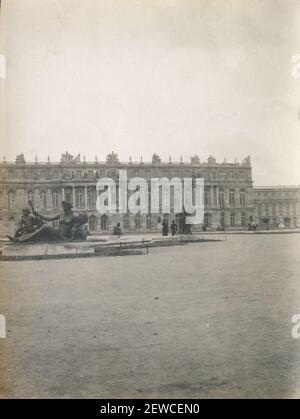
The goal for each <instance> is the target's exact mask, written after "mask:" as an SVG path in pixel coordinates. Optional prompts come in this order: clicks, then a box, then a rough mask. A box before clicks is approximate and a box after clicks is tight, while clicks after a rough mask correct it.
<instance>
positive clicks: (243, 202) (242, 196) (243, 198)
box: [240, 189, 246, 207]
mask: <svg viewBox="0 0 300 419" xmlns="http://www.w3.org/2000/svg"><path fill="white" fill-rule="evenodd" d="M240 204H241V207H245V206H246V192H245V191H244V189H242V190H241V191H240Z"/></svg>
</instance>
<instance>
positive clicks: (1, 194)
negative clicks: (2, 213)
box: [0, 191, 3, 208]
mask: <svg viewBox="0 0 300 419" xmlns="http://www.w3.org/2000/svg"><path fill="white" fill-rule="evenodd" d="M2 207H3V193H2V191H0V208H2Z"/></svg>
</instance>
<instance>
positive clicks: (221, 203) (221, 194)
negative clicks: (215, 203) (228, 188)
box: [219, 189, 225, 207]
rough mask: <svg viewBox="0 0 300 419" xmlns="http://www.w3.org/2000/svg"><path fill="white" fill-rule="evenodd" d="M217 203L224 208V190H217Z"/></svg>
mask: <svg viewBox="0 0 300 419" xmlns="http://www.w3.org/2000/svg"><path fill="white" fill-rule="evenodd" d="M219 202H220V206H221V207H224V206H225V197H224V190H223V189H219Z"/></svg>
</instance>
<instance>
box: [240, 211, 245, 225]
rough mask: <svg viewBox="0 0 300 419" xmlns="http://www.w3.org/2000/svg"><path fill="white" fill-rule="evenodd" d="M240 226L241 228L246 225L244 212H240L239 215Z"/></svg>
mask: <svg viewBox="0 0 300 419" xmlns="http://www.w3.org/2000/svg"><path fill="white" fill-rule="evenodd" d="M241 225H242V226H245V225H246V214H245V213H244V212H242V214H241Z"/></svg>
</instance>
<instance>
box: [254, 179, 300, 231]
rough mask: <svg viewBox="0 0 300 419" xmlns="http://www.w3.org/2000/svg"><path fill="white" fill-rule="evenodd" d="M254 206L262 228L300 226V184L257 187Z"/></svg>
mask: <svg viewBox="0 0 300 419" xmlns="http://www.w3.org/2000/svg"><path fill="white" fill-rule="evenodd" d="M254 208H255V218H256V220H257V223H258V226H259V227H260V228H264V229H274V228H278V227H282V228H284V227H286V228H296V227H300V186H259V187H255V188H254Z"/></svg>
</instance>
